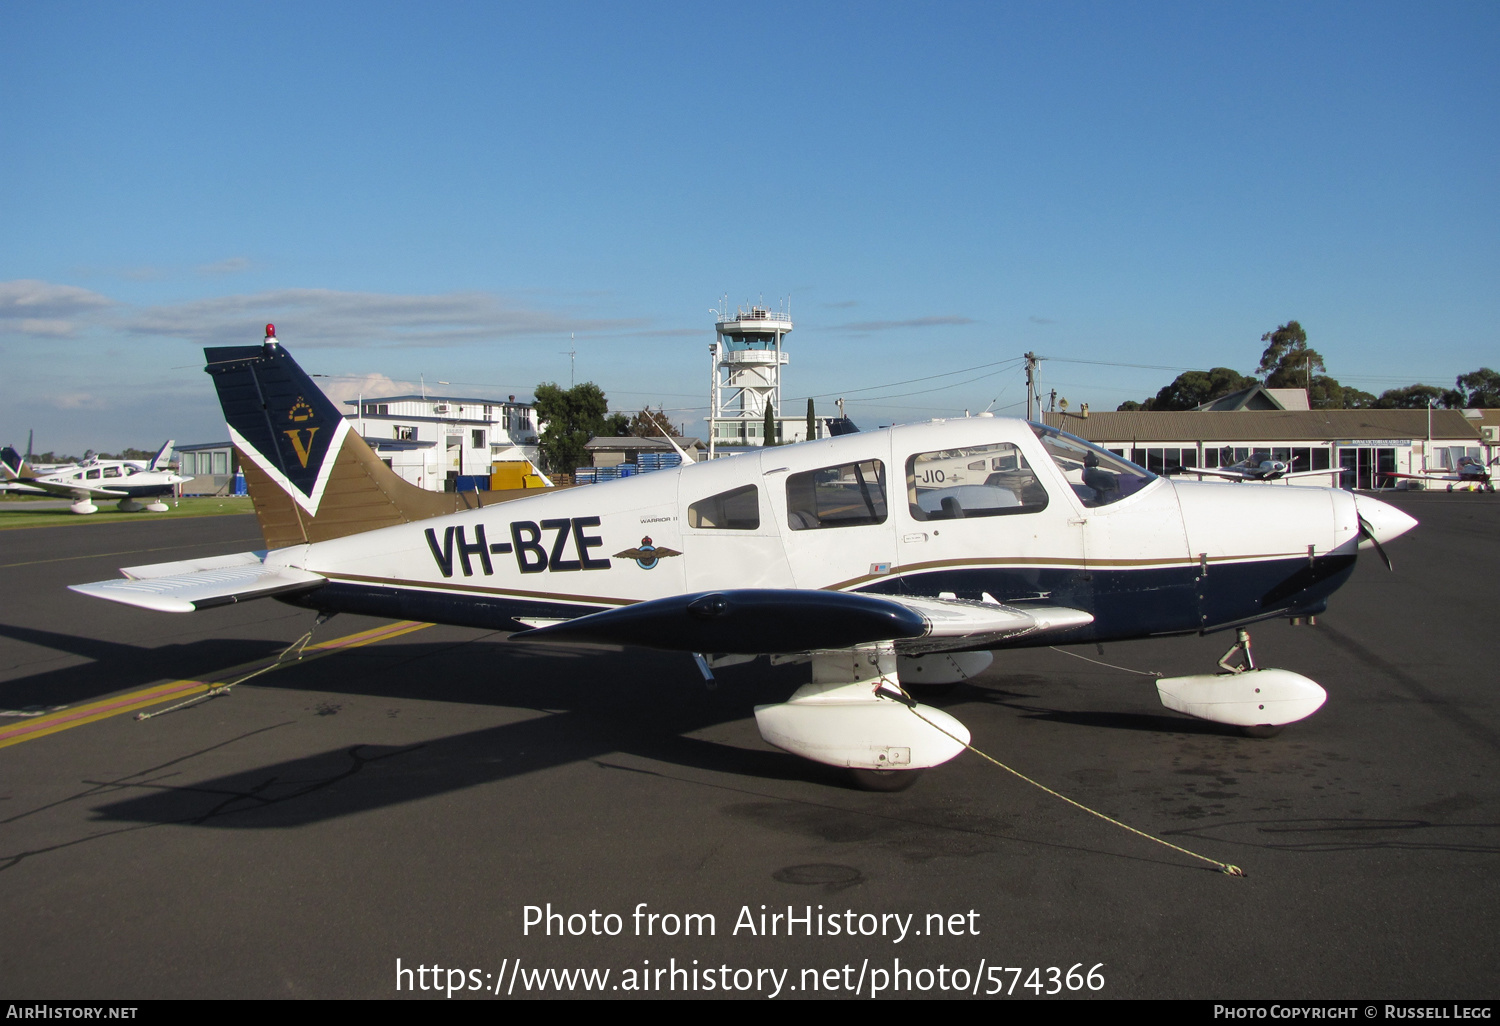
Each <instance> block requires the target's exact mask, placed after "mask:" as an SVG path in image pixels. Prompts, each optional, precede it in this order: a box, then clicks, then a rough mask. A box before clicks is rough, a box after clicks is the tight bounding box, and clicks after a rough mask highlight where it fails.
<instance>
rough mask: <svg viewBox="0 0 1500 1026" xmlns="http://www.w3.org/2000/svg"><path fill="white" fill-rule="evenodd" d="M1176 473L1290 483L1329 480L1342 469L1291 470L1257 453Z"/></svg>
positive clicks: (1287, 465) (1289, 465)
mask: <svg viewBox="0 0 1500 1026" xmlns="http://www.w3.org/2000/svg"><path fill="white" fill-rule="evenodd" d="M1177 473H1179V474H1183V475H1187V474H1199V475H1206V476H1208V477H1222V478H1224V479H1225V480H1226V481H1233V482H1235V483H1236V484H1238V483H1240V482H1241V481H1291V480H1294V479H1296V478H1299V477H1323V478H1329V477H1332V476H1334V475H1336V474H1339V473H1342V468H1340V467H1330V468H1329V469H1327V470H1293V469H1292V466H1291V464H1289V463H1285V462H1283V461H1281V460H1273V459H1271V458H1270V457H1269V456H1268V455H1267V454H1265V453H1263V452H1258V453H1254V454H1252V455H1251V456H1250V457H1249V458H1248V459H1243V460H1240V461H1239V462H1238V463H1231V464H1229V465H1228V466H1224V467H1183V468H1182V469H1181V470H1179V471H1177Z"/></svg>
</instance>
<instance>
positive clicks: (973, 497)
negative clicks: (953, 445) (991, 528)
mask: <svg viewBox="0 0 1500 1026" xmlns="http://www.w3.org/2000/svg"><path fill="white" fill-rule="evenodd" d="M906 502H907V509H909V510H910V511H911V516H912V519H913V520H957V519H964V518H969V517H1000V516H1008V515H1010V514H1013V513H1035V512H1037V511H1039V510H1043V509H1046V508H1047V489H1046V488H1044V487H1042V484H1041V482H1040V481H1038V480H1037V476H1036V473H1035V471H1033V470H1032V469H1031V467H1030V466H1028V465H1027V463H1026V457H1025V456H1023V455H1022V454H1021V451H1020V450H1019V449H1017V448H1016V447H1015V446H1014V445H1012V444H1011V443H1009V442H996V443H994V444H991V445H973V446H968V447H966V448H962V449H943V450H941V451H938V452H923V453H918V454H917V455H915V456H913V457H911V458H910V459H908V460H907V461H906Z"/></svg>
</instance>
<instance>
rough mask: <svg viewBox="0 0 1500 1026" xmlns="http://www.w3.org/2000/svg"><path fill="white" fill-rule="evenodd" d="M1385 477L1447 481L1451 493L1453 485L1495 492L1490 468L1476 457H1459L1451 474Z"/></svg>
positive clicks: (1392, 475) (1389, 475) (1388, 475)
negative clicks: (1456, 466) (1456, 465)
mask: <svg viewBox="0 0 1500 1026" xmlns="http://www.w3.org/2000/svg"><path fill="white" fill-rule="evenodd" d="M1386 476H1387V477H1403V478H1406V479H1407V480H1409V481H1447V482H1448V490H1449V491H1450V492H1451V491H1453V486H1454V485H1455V484H1457V485H1459V486H1460V487H1461V488H1462V487H1463V486H1465V485H1467V486H1468V487H1469V488H1473V489H1475V490H1478V489H1483V490H1484V491H1487V492H1493V491H1494V490H1495V482H1494V480H1493V479H1492V478H1491V477H1490V468H1489V467H1487V466H1485V465H1484V460H1482V459H1480V458H1479V457H1477V456H1460V457H1459V458H1458V469H1457V470H1456V471H1454V472H1453V473H1451V474H1387V475H1386Z"/></svg>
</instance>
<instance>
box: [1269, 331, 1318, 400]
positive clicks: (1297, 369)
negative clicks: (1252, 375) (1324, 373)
mask: <svg viewBox="0 0 1500 1026" xmlns="http://www.w3.org/2000/svg"><path fill="white" fill-rule="evenodd" d="M1260 340H1261V341H1262V342H1265V343H1267V345H1266V349H1265V352H1263V353H1261V355H1260V366H1259V367H1257V368H1256V373H1257V374H1264V375H1265V376H1266V387H1267V388H1311V384H1312V376H1313V371H1320V370H1327V369H1328V368H1326V367H1325V366H1323V357H1322V356H1320V355H1318V352H1317V351H1316V350H1314V349H1309V348H1308V345H1307V332H1305V331H1303V330H1302V325H1300V324H1298V323H1297V322H1296V321H1287V322H1286V323H1285V324H1283V325H1282V326H1281V327H1279V328H1277V329H1276V330H1275V331H1268V332H1266V333H1265V334H1264V335H1262V336H1261V337H1260Z"/></svg>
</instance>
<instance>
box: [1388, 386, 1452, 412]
mask: <svg viewBox="0 0 1500 1026" xmlns="http://www.w3.org/2000/svg"><path fill="white" fill-rule="evenodd" d="M1443 395H1444V392H1443V390H1442V389H1441V388H1438V387H1437V386H1436V385H1407V386H1406V387H1405V388H1388V389H1386V390H1385V391H1384V392H1381V393H1380V398H1379V399H1376V400H1375V409H1377V410H1425V409H1426V408H1427V407H1428V406H1429V405H1431V406H1437V405H1440V403H1439V400H1440V399H1442V398H1443Z"/></svg>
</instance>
